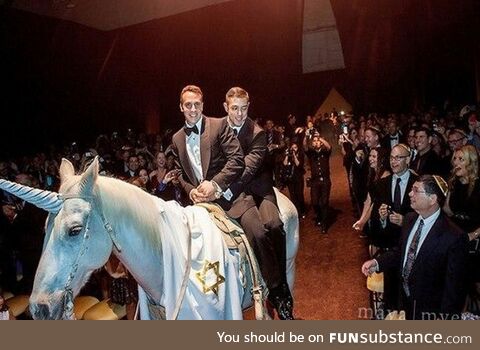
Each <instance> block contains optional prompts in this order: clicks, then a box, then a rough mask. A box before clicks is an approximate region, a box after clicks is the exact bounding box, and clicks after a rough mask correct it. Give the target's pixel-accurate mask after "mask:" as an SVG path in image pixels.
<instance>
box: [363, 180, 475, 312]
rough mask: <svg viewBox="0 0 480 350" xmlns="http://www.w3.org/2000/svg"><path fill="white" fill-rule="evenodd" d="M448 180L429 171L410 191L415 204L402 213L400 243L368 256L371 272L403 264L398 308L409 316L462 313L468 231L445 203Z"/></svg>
mask: <svg viewBox="0 0 480 350" xmlns="http://www.w3.org/2000/svg"><path fill="white" fill-rule="evenodd" d="M447 191H448V185H447V184H446V182H445V181H444V180H443V179H442V178H441V177H440V176H436V175H424V176H421V177H420V178H419V179H418V181H416V182H415V183H414V184H413V186H412V190H411V191H410V193H409V196H410V201H411V206H412V209H413V210H415V213H408V214H407V215H406V216H405V217H404V218H403V225H402V236H401V240H400V245H399V249H396V250H393V251H389V252H387V253H385V254H383V255H382V256H380V257H378V258H377V259H372V260H369V261H366V262H365V263H364V264H363V265H362V272H363V273H364V274H365V275H367V276H368V275H369V274H370V273H373V272H374V271H380V272H383V271H385V270H386V269H388V268H391V267H394V266H398V268H399V271H401V272H400V273H399V275H398V279H399V284H400V288H399V308H400V309H404V310H405V312H406V317H407V319H422V320H428V319H459V318H460V313H461V311H462V308H463V305H464V302H465V297H466V290H467V285H466V280H467V279H466V272H467V256H468V250H467V243H468V238H467V235H466V234H465V232H463V231H462V230H461V229H460V228H458V227H457V226H455V225H454V224H453V223H452V222H451V221H450V220H449V219H448V218H447V216H446V215H445V214H444V213H443V212H442V210H441V208H442V207H443V204H444V202H445V197H446V194H447Z"/></svg>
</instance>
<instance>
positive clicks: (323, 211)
mask: <svg viewBox="0 0 480 350" xmlns="http://www.w3.org/2000/svg"><path fill="white" fill-rule="evenodd" d="M331 187H332V183H331V182H330V179H325V178H312V182H311V187H310V197H311V200H312V207H313V209H314V210H315V214H316V215H317V222H321V223H322V224H324V225H325V224H326V222H327V216H328V203H329V201H330V189H331Z"/></svg>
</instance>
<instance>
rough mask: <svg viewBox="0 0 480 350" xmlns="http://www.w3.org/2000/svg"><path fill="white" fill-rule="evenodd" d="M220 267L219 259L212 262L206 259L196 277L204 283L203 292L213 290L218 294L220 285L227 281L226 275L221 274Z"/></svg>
mask: <svg viewBox="0 0 480 350" xmlns="http://www.w3.org/2000/svg"><path fill="white" fill-rule="evenodd" d="M219 267H220V263H219V262H218V261H215V262H214V263H211V262H210V261H208V260H205V261H204V263H203V267H202V269H201V270H200V271H199V272H197V273H195V277H197V280H198V281H199V282H200V284H201V285H202V288H203V293H205V294H206V293H208V292H210V291H212V292H213V293H215V295H216V296H218V287H219V286H220V284H222V283H224V282H225V277H223V276H222V275H220V272H219Z"/></svg>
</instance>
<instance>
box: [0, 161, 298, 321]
mask: <svg viewBox="0 0 480 350" xmlns="http://www.w3.org/2000/svg"><path fill="white" fill-rule="evenodd" d="M98 167H99V166H98V161H97V159H95V160H94V161H93V163H92V164H91V165H90V166H89V167H88V169H87V170H86V171H85V172H84V173H83V174H81V175H75V174H74V168H73V165H72V164H71V163H70V162H69V161H68V160H65V159H64V160H63V161H62V164H61V167H60V177H61V187H60V191H59V192H60V193H59V194H56V193H52V192H47V191H40V190H34V189H31V188H28V187H25V186H21V185H18V184H14V183H11V182H8V181H5V180H0V188H3V189H4V190H6V191H9V192H11V193H13V194H15V195H17V196H19V197H21V198H23V199H25V200H27V201H29V202H31V203H33V204H36V205H37V206H39V207H41V208H43V209H46V210H48V211H49V212H50V214H49V216H48V218H47V222H46V236H45V242H44V250H43V254H42V257H41V259H40V262H39V265H38V268H37V273H36V276H35V282H34V286H33V292H32V294H31V296H30V311H31V314H32V316H33V317H34V318H35V319H68V318H72V317H73V313H72V309H73V307H72V300H73V298H74V297H75V296H76V295H77V294H78V293H79V291H80V290H81V288H82V287H83V285H84V284H85V283H86V282H87V280H88V279H89V277H90V275H91V273H92V272H93V271H94V270H96V269H98V268H100V267H102V266H103V265H104V264H105V263H106V261H107V260H108V258H109V256H110V254H111V253H112V251H113V253H114V254H115V255H116V256H117V257H118V258H119V260H120V261H121V262H122V263H123V264H124V265H125V267H126V268H127V269H128V270H129V271H130V273H131V274H132V275H133V277H134V278H135V280H136V281H137V282H138V284H139V286H140V287H141V288H140V299H141V300H143V303H141V305H142V306H143V307H142V309H141V315H142V318H146V319H148V318H156V316H155V315H151V314H149V313H148V309H149V308H148V305H147V304H151V305H156V306H161V307H162V308H164V310H163V311H164V312H163V313H162V315H163V317H165V318H166V319H242V309H244V308H245V307H247V306H251V305H252V294H251V290H250V287H249V286H251V281H250V282H248V281H246V279H247V277H248V276H249V273H248V271H246V269H245V266H244V262H242V261H239V254H238V251H237V252H235V251H233V250H231V249H228V248H227V247H226V244H225V242H224V240H223V238H222V234H221V233H220V230H219V229H218V228H217V227H216V226H215V225H214V223H213V221H212V220H211V219H210V216H209V214H208V213H207V211H206V209H204V208H202V207H198V206H188V207H185V208H183V207H181V206H180V205H178V204H177V203H176V202H174V201H169V202H165V201H163V200H161V199H159V198H157V197H154V196H152V195H149V194H148V193H146V192H144V191H143V190H141V189H139V188H137V187H135V186H133V185H130V184H128V183H125V182H123V181H120V180H116V179H113V178H108V177H103V176H99V175H98ZM276 194H277V199H278V204H279V208H280V215H281V219H282V221H283V222H284V227H285V231H286V233H287V275H288V282H289V285H290V288H291V289H293V283H294V278H295V276H294V275H295V255H296V253H297V249H298V240H299V231H298V216H297V211H296V209H295V207H294V206H293V204H292V203H291V202H290V201H289V200H288V198H287V197H285V196H284V195H283V194H281V193H280V192H278V191H277V192H276ZM142 297H143V298H142ZM146 300H148V303H145V301H146Z"/></svg>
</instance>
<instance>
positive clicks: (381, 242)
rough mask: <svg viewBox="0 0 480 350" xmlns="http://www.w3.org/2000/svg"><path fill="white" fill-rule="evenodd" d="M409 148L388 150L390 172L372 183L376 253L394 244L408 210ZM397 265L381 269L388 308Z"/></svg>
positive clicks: (393, 299) (393, 302)
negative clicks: (374, 195)
mask: <svg viewBox="0 0 480 350" xmlns="http://www.w3.org/2000/svg"><path fill="white" fill-rule="evenodd" d="M410 154H411V150H410V148H409V147H408V146H407V145H405V144H403V143H399V144H397V145H396V146H394V147H393V148H392V151H391V152H390V167H391V169H392V174H391V175H389V176H387V177H384V178H382V179H380V180H379V181H378V183H377V185H376V187H377V197H376V198H375V200H374V203H373V209H372V217H371V224H372V235H371V236H372V244H373V245H374V246H376V247H378V248H380V249H379V253H380V254H381V253H383V252H386V251H389V250H392V249H394V248H396V247H397V246H398V241H399V239H400V232H401V228H402V222H403V218H404V216H405V215H406V214H407V213H409V212H411V211H412V208H411V207H410V198H409V196H408V193H409V192H410V191H411V189H412V186H413V183H414V182H415V181H416V180H417V179H418V176H417V175H415V174H414V173H412V172H411V171H410V169H409V165H410ZM397 273H398V269H397V268H392V269H390V270H388V271H385V273H384V302H385V308H386V309H391V308H393V307H394V306H395V305H396V303H397V290H398V283H397V282H396V281H397V279H396V275H397Z"/></svg>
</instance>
